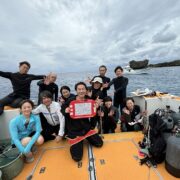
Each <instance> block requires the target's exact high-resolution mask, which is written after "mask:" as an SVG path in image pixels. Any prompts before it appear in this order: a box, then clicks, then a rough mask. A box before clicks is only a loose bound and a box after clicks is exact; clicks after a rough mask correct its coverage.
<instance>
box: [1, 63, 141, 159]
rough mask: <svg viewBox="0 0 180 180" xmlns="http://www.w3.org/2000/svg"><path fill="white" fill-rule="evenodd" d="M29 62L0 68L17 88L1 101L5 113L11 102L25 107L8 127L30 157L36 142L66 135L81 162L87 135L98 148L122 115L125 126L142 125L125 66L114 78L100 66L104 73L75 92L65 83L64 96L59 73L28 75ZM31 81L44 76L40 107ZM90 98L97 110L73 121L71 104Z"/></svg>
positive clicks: (128, 128)
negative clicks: (11, 68) (33, 97)
mask: <svg viewBox="0 0 180 180" xmlns="http://www.w3.org/2000/svg"><path fill="white" fill-rule="evenodd" d="M30 67H31V65H30V63H29V62H27V61H23V62H20V64H19V72H17V73H11V72H3V71H0V76H2V77H5V78H8V79H10V81H11V83H12V85H13V93H11V94H9V95H8V96H6V97H4V98H3V99H1V100H0V115H1V114H2V113H3V110H4V106H6V105H9V106H11V107H15V108H17V107H19V108H20V111H21V113H20V115H18V116H17V117H15V118H14V119H12V120H11V121H10V124H9V131H10V135H11V139H12V144H13V146H14V147H17V148H18V149H19V151H20V152H22V153H23V154H24V155H25V156H26V162H32V161H33V159H34V158H33V153H35V152H36V151H37V146H36V145H40V144H43V143H44V142H45V141H48V140H55V141H56V142H59V141H60V140H62V139H63V138H64V137H66V138H67V140H68V142H69V144H70V153H71V156H72V159H74V160H75V161H80V160H81V159H82V156H83V140H84V139H87V141H88V142H89V143H90V144H91V145H93V146H95V147H102V145H103V140H102V138H101V136H100V135H99V133H102V132H103V133H114V132H115V129H116V127H117V122H118V120H119V119H121V130H122V131H133V130H141V129H142V125H141V111H140V108H139V106H137V105H135V104H134V100H133V99H132V98H126V88H127V85H128V78H127V77H124V76H123V68H122V67H121V66H117V67H116V68H115V70H114V72H115V74H116V77H115V78H113V79H112V80H110V78H109V77H106V76H105V75H106V72H107V68H106V66H104V65H102V66H100V67H99V75H97V76H94V77H93V78H92V79H89V80H88V83H89V86H87V84H86V83H85V82H78V83H76V84H75V91H76V95H75V94H72V93H71V90H70V88H69V87H68V86H62V87H61V88H60V93H61V96H60V97H58V85H57V84H56V83H55V81H56V78H57V75H56V74H55V73H50V74H49V75H48V76H45V75H33V74H28V71H29V69H30ZM32 80H40V81H38V83H37V85H38V86H39V95H38V106H36V107H35V108H34V104H33V102H32V101H31V100H30V84H31V81H32ZM111 85H114V98H113V100H112V98H111V97H110V96H108V93H107V91H108V90H109V88H110V87H111ZM88 99H92V100H94V101H95V105H96V115H95V116H94V117H90V118H80V119H79V120H74V119H73V118H72V117H71V116H70V114H69V113H70V103H71V102H72V101H74V100H81V101H85V100H88ZM119 107H120V109H119ZM119 113H120V114H121V118H120V115H119ZM96 128H97V129H98V130H96Z"/></svg>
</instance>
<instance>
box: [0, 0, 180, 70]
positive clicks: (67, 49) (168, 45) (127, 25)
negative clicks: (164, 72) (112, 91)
mask: <svg viewBox="0 0 180 180" xmlns="http://www.w3.org/2000/svg"><path fill="white" fill-rule="evenodd" d="M0 25H1V26H0V62H1V67H0V69H1V70H3V71H16V70H17V67H18V62H19V61H21V60H24V59H26V60H28V61H29V62H30V63H31V64H32V69H31V72H37V71H38V72H48V71H55V72H66V71H71V72H74V71H84V70H92V69H97V67H98V66H99V65H101V64H105V65H107V66H108V67H110V66H111V67H114V66H116V65H126V64H127V63H128V62H129V61H130V60H132V59H135V60H141V59H145V58H148V59H150V62H151V63H155V62H161V61H165V60H174V59H180V50H179V49H180V1H179V0H161V1H157V0H146V1H145V0H29V1H28V0H11V1H10V0H1V3H0Z"/></svg>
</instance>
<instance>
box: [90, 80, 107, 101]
mask: <svg viewBox="0 0 180 180" xmlns="http://www.w3.org/2000/svg"><path fill="white" fill-rule="evenodd" d="M88 91H89V92H90V93H89V96H90V97H91V99H93V100H96V99H97V98H98V99H101V100H103V99H104V97H105V96H104V93H103V82H102V78H100V77H95V78H94V79H93V81H92V86H91V87H88Z"/></svg>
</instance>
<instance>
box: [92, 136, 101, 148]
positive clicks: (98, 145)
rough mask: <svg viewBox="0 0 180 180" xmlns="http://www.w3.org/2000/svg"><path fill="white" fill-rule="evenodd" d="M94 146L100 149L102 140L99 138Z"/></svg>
mask: <svg viewBox="0 0 180 180" xmlns="http://www.w3.org/2000/svg"><path fill="white" fill-rule="evenodd" d="M94 146H96V147H98V148H100V147H102V146H103V140H102V139H101V138H100V139H99V140H98V141H97V142H96V143H95V144H94Z"/></svg>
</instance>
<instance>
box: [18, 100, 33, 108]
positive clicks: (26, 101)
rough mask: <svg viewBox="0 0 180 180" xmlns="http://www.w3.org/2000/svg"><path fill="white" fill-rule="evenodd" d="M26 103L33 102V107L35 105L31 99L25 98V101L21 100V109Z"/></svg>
mask: <svg viewBox="0 0 180 180" xmlns="http://www.w3.org/2000/svg"><path fill="white" fill-rule="evenodd" d="M25 103H29V104H31V106H32V108H33V107H34V103H33V102H32V101H31V100H30V99H25V100H23V101H22V102H21V104H20V109H22V106H23V104H25Z"/></svg>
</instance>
